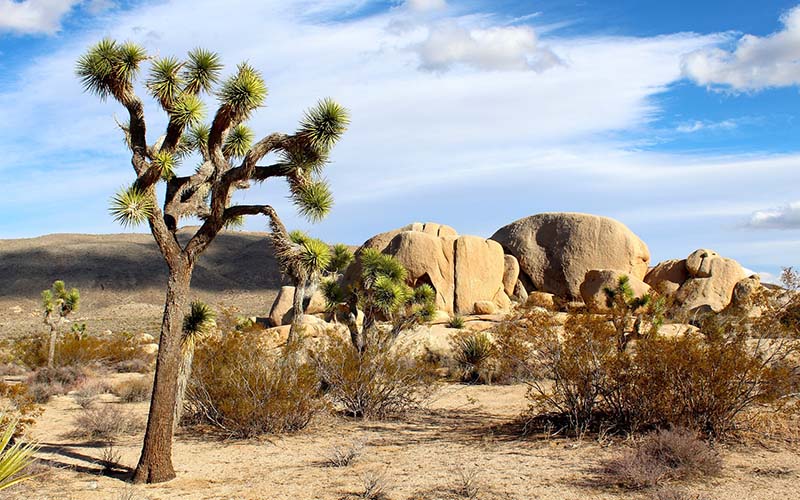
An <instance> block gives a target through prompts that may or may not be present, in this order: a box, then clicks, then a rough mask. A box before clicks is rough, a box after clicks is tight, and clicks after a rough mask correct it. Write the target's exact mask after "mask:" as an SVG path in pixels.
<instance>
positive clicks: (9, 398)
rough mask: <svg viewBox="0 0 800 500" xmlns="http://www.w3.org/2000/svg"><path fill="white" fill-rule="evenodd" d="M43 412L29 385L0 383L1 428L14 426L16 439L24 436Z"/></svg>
mask: <svg viewBox="0 0 800 500" xmlns="http://www.w3.org/2000/svg"><path fill="white" fill-rule="evenodd" d="M42 411H43V409H42V407H41V406H39V403H37V402H36V399H35V398H34V396H32V395H31V392H30V388H29V387H28V385H27V384H24V383H20V384H7V383H5V382H3V381H0V428H3V429H4V428H6V427H8V426H9V425H14V426H15V434H14V437H15V438H16V437H18V436H22V435H23V434H24V433H25V431H26V430H27V429H28V427H30V426H31V425H33V424H34V423H35V422H36V419H37V418H38V417H39V416H40V415H41V414H42Z"/></svg>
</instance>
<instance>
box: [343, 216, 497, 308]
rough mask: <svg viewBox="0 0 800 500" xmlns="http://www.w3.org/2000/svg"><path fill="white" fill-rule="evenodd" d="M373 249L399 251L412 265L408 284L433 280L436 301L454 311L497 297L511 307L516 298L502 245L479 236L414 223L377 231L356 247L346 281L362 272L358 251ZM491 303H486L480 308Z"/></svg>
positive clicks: (494, 300)
mask: <svg viewBox="0 0 800 500" xmlns="http://www.w3.org/2000/svg"><path fill="white" fill-rule="evenodd" d="M365 248H374V249H376V250H379V251H381V252H383V253H385V254H388V255H392V256H394V257H395V258H396V259H397V260H399V261H400V263H401V264H403V266H404V267H405V268H406V269H407V270H408V284H409V285H411V286H418V285H421V284H423V283H426V284H429V285H431V286H432V287H433V288H434V290H435V291H436V306H437V308H438V309H440V310H442V311H445V312H447V313H450V314H477V312H476V310H475V304H476V303H479V302H481V303H482V302H492V303H493V304H494V305H495V306H496V308H497V310H507V309H508V308H509V307H510V305H511V299H510V298H509V297H508V295H507V294H506V292H505V288H506V286H505V282H504V278H508V276H507V274H510V273H512V271H507V269H506V266H507V261H506V258H505V255H504V253H503V248H502V247H501V246H500V245H499V244H498V243H497V242H495V241H492V240H486V239H483V238H480V237H477V236H459V235H458V234H457V233H456V231H455V230H454V229H453V228H451V227H449V226H445V225H441V224H435V223H426V224H420V223H414V224H410V225H408V226H405V227H403V228H400V229H396V230H393V231H388V232H386V233H381V234H379V235H376V236H373V237H372V238H370V239H369V240H367V241H366V242H364V244H363V245H362V246H361V248H360V249H359V251H357V252H356V259H355V261H354V262H353V264H351V265H350V267H349V268H348V269H347V271H346V272H345V276H344V281H345V284H350V283H353V282H355V280H356V279H357V277H358V275H359V274H360V272H361V263H360V260H359V253H360V251H361V250H362V249H365ZM487 307H488V306H487V305H486V304H481V306H480V307H479V308H480V309H481V310H485V309H486V308H487Z"/></svg>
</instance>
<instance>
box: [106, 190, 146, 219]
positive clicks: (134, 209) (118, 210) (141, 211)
mask: <svg viewBox="0 0 800 500" xmlns="http://www.w3.org/2000/svg"><path fill="white" fill-rule="evenodd" d="M108 211H109V212H110V213H111V215H112V216H113V217H114V220H115V221H116V222H118V223H120V224H122V225H123V226H125V227H129V226H137V225H139V224H141V223H143V222H146V221H147V220H148V219H149V218H150V217H152V216H153V212H154V211H155V201H154V200H153V196H152V195H151V194H148V193H145V192H144V191H142V190H140V189H138V188H137V187H135V186H131V187H129V188H126V189H122V190H120V191H119V192H118V193H117V194H116V195H114V197H113V198H112V199H111V207H110V208H109V209H108Z"/></svg>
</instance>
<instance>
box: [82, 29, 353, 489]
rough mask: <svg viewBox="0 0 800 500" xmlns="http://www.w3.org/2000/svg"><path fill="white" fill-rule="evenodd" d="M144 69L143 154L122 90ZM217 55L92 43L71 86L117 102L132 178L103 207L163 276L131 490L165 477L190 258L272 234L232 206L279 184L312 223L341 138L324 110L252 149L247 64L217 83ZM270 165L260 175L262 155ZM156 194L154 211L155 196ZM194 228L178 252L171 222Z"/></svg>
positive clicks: (264, 211)
mask: <svg viewBox="0 0 800 500" xmlns="http://www.w3.org/2000/svg"><path fill="white" fill-rule="evenodd" d="M148 59H150V60H151V61H152V64H151V66H150V72H149V76H148V78H147V79H146V80H145V82H144V83H145V88H146V89H147V91H148V93H149V94H150V95H151V96H152V97H153V99H155V101H156V102H157V103H158V104H159V105H160V107H161V109H163V110H164V112H165V113H166V114H167V118H168V122H167V126H166V130H165V131H164V133H163V135H161V136H160V137H158V138H156V139H155V140H154V141H152V142H148V140H147V139H148V138H147V134H146V132H147V130H146V122H145V116H144V106H143V103H142V101H141V99H140V98H139V97H138V96H137V95H136V92H135V86H134V81H135V80H136V77H137V75H138V74H139V71H140V68H141V65H142V63H143V62H145V61H146V60H148ZM222 69H223V66H222V64H221V62H220V58H219V56H218V55H217V54H215V53H213V52H210V51H207V50H204V49H195V50H193V51H191V52H189V54H188V56H187V58H186V59H185V60H180V59H177V58H174V57H163V58H162V57H156V58H151V57H148V55H147V54H146V52H145V51H144V49H142V48H141V47H139V46H138V45H136V44H133V43H129V42H126V43H117V42H115V41H113V40H103V41H101V42H99V43H98V44H96V45H94V46H92V47H91V48H89V50H88V51H87V52H86V53H85V54H84V55H83V56H82V57H81V58H80V59H79V60H78V65H77V75H78V77H79V78H80V80H81V82H82V83H83V86H84V89H85V90H86V91H87V92H90V93H93V94H96V95H97V96H99V97H100V98H101V99H103V100H105V99H107V98H109V97H111V98H113V99H114V100H115V101H117V102H119V103H120V104H121V105H122V106H124V107H125V109H126V110H127V112H128V120H127V121H126V122H124V123H121V124H119V125H120V128H121V129H122V132H123V134H124V137H125V141H126V144H127V145H128V149H130V151H131V165H132V167H133V170H134V173H135V174H136V178H135V180H134V181H133V183H132V184H131V186H130V187H128V188H126V189H123V190H122V191H121V192H120V193H119V194H117V195H116V196H115V197H114V199H113V200H112V206H111V213H112V215H113V216H114V217H115V219H116V220H118V221H119V222H121V223H122V224H123V225H134V224H138V223H147V224H148V226H149V227H150V232H151V233H152V235H153V238H154V239H155V241H156V244H157V245H158V248H159V250H160V252H161V254H162V256H163V257H164V260H165V262H166V264H167V267H168V268H169V279H168V282H167V293H166V300H165V308H164V318H163V321H162V324H161V336H160V340H159V351H158V358H157V361H156V375H155V382H154V387H153V396H152V399H151V404H150V414H149V417H148V421H147V430H146V433H145V439H144V446H143V448H142V455H141V458H140V459H139V464H138V465H137V467H136V472H135V473H134V477H133V480H134V482H137V483H141V482H148V483H150V482H161V481H167V480H169V479H172V478H174V477H175V471H174V468H173V466H172V435H173V430H174V429H173V419H174V416H175V399H176V395H177V382H178V372H179V367H180V364H181V345H182V341H181V339H182V335H183V328H182V326H183V325H182V318H183V314H184V309H185V308H186V306H187V301H188V294H189V284H190V281H191V277H192V272H193V270H194V266H195V264H196V262H197V259H198V257H199V256H200V255H201V254H202V253H203V251H204V250H205V249H206V248H207V247H208V245H209V244H211V242H212V241H213V240H214V238H215V237H216V236H217V234H219V232H220V231H222V229H223V228H225V227H227V226H230V225H231V224H238V223H241V220H242V217H243V216H246V215H264V216H266V217H268V218H269V219H270V222H271V223H272V224H273V227H275V226H281V227H282V226H283V225H282V224H281V223H280V220H279V219H278V215H277V213H276V212H275V210H274V209H273V208H272V207H271V206H270V205H266V204H265V205H244V204H237V203H235V202H233V195H234V193H235V192H236V191H237V190H240V189H246V188H248V187H250V186H251V184H252V183H254V182H264V181H267V180H270V179H285V180H286V181H287V183H288V185H289V190H290V193H291V198H292V200H293V201H294V203H295V205H296V207H297V208H298V211H299V212H300V214H302V215H304V216H306V217H307V218H309V219H310V220H312V221H316V220H319V219H321V218H322V217H324V216H325V215H326V214H327V212H328V211H329V210H330V208H331V206H332V205H333V197H332V195H331V192H330V190H329V188H328V185H327V183H326V182H325V181H324V180H322V178H321V173H322V170H323V168H324V166H325V165H326V164H327V159H328V154H329V152H330V150H331V148H332V147H333V146H334V144H335V143H336V142H337V141H338V140H339V138H340V137H341V135H342V134H343V133H344V131H345V128H346V126H347V123H348V114H347V111H346V110H345V109H344V108H342V107H341V106H340V105H338V104H337V103H335V102H334V101H332V100H330V99H324V100H322V101H320V102H319V103H318V104H317V105H316V106H315V107H313V108H312V109H311V110H309V111H308V112H306V114H305V117H304V118H303V119H302V120H301V122H300V126H299V128H298V129H297V131H295V132H294V133H288V134H287V133H280V132H276V133H272V134H269V135H267V136H265V137H263V138H262V139H260V140H258V141H254V139H255V134H254V133H253V132H252V131H251V130H250V129H249V128H248V127H247V126H246V125H245V123H246V122H247V120H248V119H249V118H250V117H251V115H252V114H253V112H255V111H256V110H257V109H258V108H260V107H261V106H263V104H264V101H265V100H266V97H267V86H266V84H265V83H264V79H263V78H262V76H261V74H260V73H259V72H258V71H257V70H256V69H255V68H253V67H252V66H250V65H249V64H247V63H242V64H239V65H238V66H237V68H236V70H235V71H234V72H233V74H232V75H230V76H229V77H228V78H226V79H224V80H222V81H221V76H222ZM203 93H207V94H210V95H213V96H214V97H215V98H216V100H217V103H218V105H217V109H216V112H215V113H214V115H213V118H212V120H211V123H210V125H205V124H204V123H203V114H204V113H203V112H204V107H205V103H204V102H203V100H202V99H201V95H202V94H203ZM270 154H272V155H276V156H277V158H276V159H275V160H274V163H272V164H267V165H263V164H261V162H262V160H263V159H264V158H266V157H267V156H268V155H270ZM191 158H199V162H198V163H199V164H198V165H197V167H196V168H195V170H194V172H192V173H190V174H189V175H179V174H178V167H179V164H180V162H181V161H186V160H188V159H191ZM159 183H163V184H164V185H165V189H164V195H163V198H162V199H163V204H162V206H161V207H159V203H158V200H159V198H158V197H157V196H156V188H157V187H158V185H159ZM185 218H198V219H200V221H201V222H202V224H201V225H200V227H199V229H197V230H196V231H195V232H194V234H192V235H191V236H190V237H189V238H188V240H179V239H178V237H177V231H178V227H179V224H180V222H181V219H185Z"/></svg>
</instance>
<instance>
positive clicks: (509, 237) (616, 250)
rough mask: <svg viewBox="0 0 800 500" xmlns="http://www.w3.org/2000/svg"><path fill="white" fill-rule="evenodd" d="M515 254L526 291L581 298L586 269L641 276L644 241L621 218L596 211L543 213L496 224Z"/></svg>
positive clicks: (502, 239) (644, 260)
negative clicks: (620, 220)
mask: <svg viewBox="0 0 800 500" xmlns="http://www.w3.org/2000/svg"><path fill="white" fill-rule="evenodd" d="M491 239H492V240H495V241H497V242H498V243H500V244H501V245H502V246H503V248H504V249H505V251H506V252H507V253H509V254H511V255H513V256H514V257H516V258H517V261H518V262H519V267H520V277H521V279H522V280H523V282H525V285H526V287H527V288H528V291H531V290H538V291H543V292H548V293H552V294H555V295H557V296H559V297H561V298H564V299H567V300H575V299H580V297H581V293H580V286H581V283H583V281H584V278H585V276H586V273H587V272H588V271H591V270H595V269H611V270H614V271H619V272H621V273H624V274H627V275H628V276H630V277H631V278H637V279H639V280H641V279H642V278H644V276H645V274H646V273H647V268H648V264H649V262H650V252H649V250H648V248H647V245H645V244H644V242H643V241H642V240H640V239H639V237H637V236H636V235H635V234H634V233H633V232H632V231H631V230H630V229H628V228H627V227H626V226H625V225H623V224H622V223H621V222H618V221H615V220H613V219H609V218H607V217H601V216H597V215H588V214H578V213H544V214H538V215H532V216H530V217H525V218H523V219H520V220H518V221H516V222H512V223H511V224H508V225H507V226H504V227H502V228H500V229H499V230H498V231H497V232H496V233H495V234H494V235H493V236H492V237H491Z"/></svg>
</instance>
